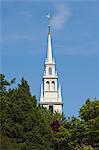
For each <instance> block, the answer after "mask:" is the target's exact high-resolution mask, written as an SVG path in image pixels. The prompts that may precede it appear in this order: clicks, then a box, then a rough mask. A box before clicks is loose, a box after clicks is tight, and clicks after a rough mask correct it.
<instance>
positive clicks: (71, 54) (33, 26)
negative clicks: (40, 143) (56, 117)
mask: <svg viewBox="0 0 99 150" xmlns="http://www.w3.org/2000/svg"><path fill="white" fill-rule="evenodd" d="M49 12H51V14H52V25H51V33H52V43H53V53H54V57H55V59H56V65H57V66H56V67H57V71H58V75H59V81H60V83H61V85H62V95H63V102H64V107H63V111H64V113H65V115H66V116H72V115H75V116H78V112H79V108H80V107H81V106H82V105H83V104H84V102H85V100H86V99H87V98H88V97H89V98H91V99H94V98H95V97H96V98H97V99H99V1H90V0H89V1H80V0H79V1H75V0H72V1H69V0H68V1H66V0H65V1H57V0H55V1H54V2H53V1H51V0H49V1H47V0H46V1H35V0H29V1H28V0H21V1H18V0H14V1H11V0H8V1H7V0H2V1H0V20H1V23H0V27H1V28H0V55H1V63H0V67H1V72H2V73H4V74H5V75H6V78H7V79H8V80H9V79H11V78H13V77H16V79H17V82H20V80H21V78H22V77H24V78H25V79H26V80H28V82H29V84H30V87H31V92H32V94H33V95H36V96H37V99H39V96H40V84H41V81H42V75H43V69H44V67H43V65H44V59H45V57H46V51H47V32H48V28H47V23H48V22H47V18H46V15H47V13H49Z"/></svg>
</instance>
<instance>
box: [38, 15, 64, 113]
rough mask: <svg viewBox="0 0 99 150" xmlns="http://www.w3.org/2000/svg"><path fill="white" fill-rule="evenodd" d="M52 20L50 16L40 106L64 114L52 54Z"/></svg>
mask: <svg viewBox="0 0 99 150" xmlns="http://www.w3.org/2000/svg"><path fill="white" fill-rule="evenodd" d="M50 18H51V17H50V15H48V47H47V58H46V60H45V63H44V75H43V80H42V84H41V96H40V105H41V106H43V107H45V108H47V109H50V110H51V111H52V112H58V113H62V105H63V103H62V96H61V86H60V84H59V82H58V75H57V72H56V63H55V60H54V58H53V52H52V43H51V31H50Z"/></svg>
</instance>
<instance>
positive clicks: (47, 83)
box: [46, 81, 50, 91]
mask: <svg viewBox="0 0 99 150" xmlns="http://www.w3.org/2000/svg"><path fill="white" fill-rule="evenodd" d="M49 90H50V83H49V81H47V82H46V91H49Z"/></svg>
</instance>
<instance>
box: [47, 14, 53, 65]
mask: <svg viewBox="0 0 99 150" xmlns="http://www.w3.org/2000/svg"><path fill="white" fill-rule="evenodd" d="M47 17H48V50H47V60H48V63H52V44H51V33H50V27H51V23H50V21H51V15H50V14H48V15H47Z"/></svg>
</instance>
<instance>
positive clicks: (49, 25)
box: [47, 13, 51, 33]
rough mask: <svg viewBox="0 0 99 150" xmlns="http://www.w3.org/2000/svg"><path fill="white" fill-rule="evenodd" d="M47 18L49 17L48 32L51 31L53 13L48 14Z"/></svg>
mask: <svg viewBox="0 0 99 150" xmlns="http://www.w3.org/2000/svg"><path fill="white" fill-rule="evenodd" d="M47 18H48V32H49V33H50V28H51V14H50V13H49V14H48V15H47Z"/></svg>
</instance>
